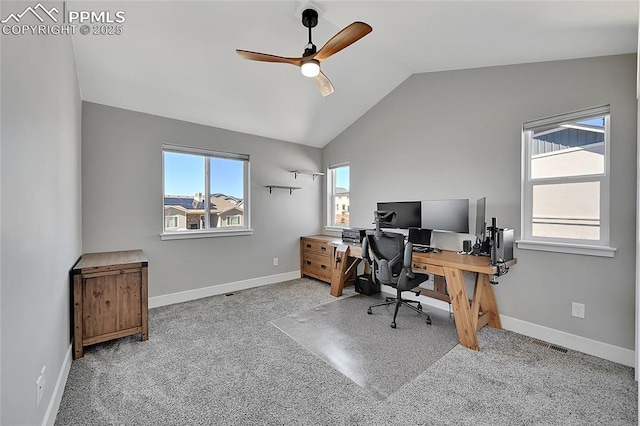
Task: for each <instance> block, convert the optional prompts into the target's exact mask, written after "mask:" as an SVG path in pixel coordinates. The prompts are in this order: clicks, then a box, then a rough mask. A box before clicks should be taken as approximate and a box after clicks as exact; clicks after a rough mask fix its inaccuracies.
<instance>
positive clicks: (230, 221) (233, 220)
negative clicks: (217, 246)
mask: <svg viewBox="0 0 640 426" xmlns="http://www.w3.org/2000/svg"><path fill="white" fill-rule="evenodd" d="M235 225H242V216H241V215H235V216H227V226H235Z"/></svg>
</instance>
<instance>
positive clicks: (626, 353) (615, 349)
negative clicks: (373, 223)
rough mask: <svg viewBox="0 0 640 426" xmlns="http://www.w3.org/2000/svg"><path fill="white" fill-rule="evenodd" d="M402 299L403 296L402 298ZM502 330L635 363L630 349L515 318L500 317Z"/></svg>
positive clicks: (427, 301) (437, 303) (430, 302)
mask: <svg viewBox="0 0 640 426" xmlns="http://www.w3.org/2000/svg"><path fill="white" fill-rule="evenodd" d="M380 288H381V290H382V292H383V293H387V294H391V295H393V296H395V295H396V290H395V289H394V288H393V287H389V286H384V285H383V286H380ZM403 297H404V296H403ZM407 298H408V299H413V300H420V303H422V304H423V305H427V306H431V307H434V308H437V309H442V310H444V311H448V310H449V304H448V303H446V302H443V301H441V300H438V299H432V298H430V297H426V296H414V295H409V296H408V297H407ZM500 321H501V322H502V328H504V329H505V330H509V331H513V332H514V333H518V334H522V335H524V336H529V337H533V338H536V339H539V340H543V341H545V342H548V343H553V344H554V345H558V346H562V347H563V348H567V349H571V350H574V351H578V352H582V353H585V354H587V355H593V356H596V357H598V358H603V359H606V360H608V361H612V362H617V363H618V364H623V365H626V366H629V367H634V366H635V362H636V355H635V351H633V350H631V349H625V348H621V347H619V346H613V345H610V344H608V343H603V342H599V341H597V340H592V339H588V338H586V337H581V336H576V335H575V334H570V333H566V332H564V331H560V330H556V329H553V328H549V327H545V326H542V325H538V324H533V323H530V322H527V321H522V320H519V319H516V318H512V317H508V316H504V315H500Z"/></svg>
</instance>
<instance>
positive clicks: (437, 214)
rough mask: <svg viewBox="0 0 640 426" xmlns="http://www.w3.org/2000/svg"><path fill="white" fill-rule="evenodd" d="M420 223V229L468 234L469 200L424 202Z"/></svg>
mask: <svg viewBox="0 0 640 426" xmlns="http://www.w3.org/2000/svg"><path fill="white" fill-rule="evenodd" d="M421 222H422V223H421V225H422V226H421V228H426V229H431V230H434V231H440V232H457V233H460V234H468V233H469V199H468V198H464V199H449V200H425V201H423V202H422V221H421Z"/></svg>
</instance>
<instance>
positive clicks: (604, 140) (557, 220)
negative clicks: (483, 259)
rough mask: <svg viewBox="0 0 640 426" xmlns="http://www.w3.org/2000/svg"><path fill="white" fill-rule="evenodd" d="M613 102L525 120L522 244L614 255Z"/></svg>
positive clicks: (583, 252)
mask: <svg viewBox="0 0 640 426" xmlns="http://www.w3.org/2000/svg"><path fill="white" fill-rule="evenodd" d="M609 144H610V141H609V106H604V107H598V108H591V109H588V110H582V111H576V112H573V113H568V114H564V115H561V116H556V117H550V118H546V119H542V120H535V121H532V122H528V123H524V125H523V150H522V153H523V179H522V237H523V241H519V242H518V247H519V248H531V249H539V250H549V251H559V252H570V253H578V254H590V255H599V256H613V251H614V250H615V249H611V248H609V247H608V245H609V158H608V153H609Z"/></svg>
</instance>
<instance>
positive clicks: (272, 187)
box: [264, 185, 302, 195]
mask: <svg viewBox="0 0 640 426" xmlns="http://www.w3.org/2000/svg"><path fill="white" fill-rule="evenodd" d="M264 187H265V188H269V194H271V193H272V192H273V190H274V189H288V190H289V195H291V194H293V191H295V190H296V189H302V187H301V186H282V185H265V186H264Z"/></svg>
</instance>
